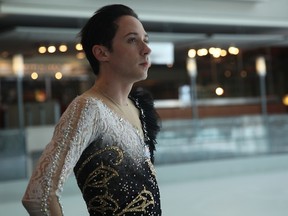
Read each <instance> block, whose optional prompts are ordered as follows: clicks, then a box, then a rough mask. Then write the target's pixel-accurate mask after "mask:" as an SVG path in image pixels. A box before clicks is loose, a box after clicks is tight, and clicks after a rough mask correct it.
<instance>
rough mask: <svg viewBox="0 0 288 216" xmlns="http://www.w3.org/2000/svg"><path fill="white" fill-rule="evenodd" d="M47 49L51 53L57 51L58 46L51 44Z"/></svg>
mask: <svg viewBox="0 0 288 216" xmlns="http://www.w3.org/2000/svg"><path fill="white" fill-rule="evenodd" d="M47 50H48V52H49V53H54V52H56V47H55V46H49V47H48V49H47Z"/></svg>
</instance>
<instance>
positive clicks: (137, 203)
mask: <svg viewBox="0 0 288 216" xmlns="http://www.w3.org/2000/svg"><path fill="white" fill-rule="evenodd" d="M109 151H112V152H114V153H115V154H112V155H113V156H114V157H115V159H114V158H113V159H114V161H113V162H114V164H115V165H119V164H121V163H122V161H123V152H122V151H121V149H120V148H118V147H116V146H111V147H107V148H105V149H103V150H100V151H97V152H95V153H94V154H93V155H91V156H89V157H88V158H87V159H86V160H85V161H84V162H83V164H82V165H81V167H80V168H79V170H78V172H77V176H78V175H79V174H80V173H81V171H82V170H83V168H84V167H85V165H87V164H88V163H89V162H91V160H92V159H93V157H97V156H98V155H99V154H101V153H103V152H109ZM112 155H111V157H113V156H112ZM147 161H148V165H149V167H150V169H151V171H152V175H154V174H155V173H154V171H153V165H152V164H151V162H150V163H149V161H150V160H147ZM116 176H119V173H118V172H117V170H116V169H115V168H113V167H111V166H106V165H104V164H103V163H101V164H100V165H98V166H97V168H96V169H95V170H94V171H92V172H91V173H90V174H89V175H88V177H87V179H86V181H85V183H84V185H83V188H82V192H83V194H85V190H91V189H93V188H95V189H97V191H98V192H97V195H96V196H94V197H93V198H92V199H91V200H89V202H88V203H87V207H88V209H89V211H90V210H91V211H95V212H99V213H103V212H107V211H112V212H113V215H117V216H123V215H125V213H128V212H143V213H145V212H146V208H147V206H149V205H155V201H154V197H153V194H152V193H151V192H150V191H148V190H147V189H146V188H145V186H144V189H143V190H142V191H141V192H140V193H139V194H138V195H137V196H136V197H135V198H134V199H133V200H132V201H131V202H130V203H128V204H127V205H126V207H125V208H124V209H122V207H120V206H119V203H118V202H117V201H116V200H115V199H113V195H111V194H109V192H108V191H109V190H108V185H109V181H110V180H111V179H112V178H114V177H116Z"/></svg>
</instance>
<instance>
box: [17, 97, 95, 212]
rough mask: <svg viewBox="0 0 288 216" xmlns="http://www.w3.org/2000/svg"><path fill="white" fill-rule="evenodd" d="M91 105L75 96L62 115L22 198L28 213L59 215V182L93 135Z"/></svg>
mask: <svg viewBox="0 0 288 216" xmlns="http://www.w3.org/2000/svg"><path fill="white" fill-rule="evenodd" d="M91 106H92V105H91V104H89V102H87V100H86V99H83V98H80V97H78V98H77V99H75V100H74V101H73V102H72V103H71V104H70V105H69V107H68V108H67V110H66V111H65V113H64V114H63V115H62V117H61V119H60V121H59V123H58V124H57V126H56V128H55V131H54V134H53V138H52V140H51V142H50V143H49V144H48V145H47V147H46V148H45V150H44V151H43V153H42V155H41V157H40V159H39V161H38V163H37V166H36V168H35V170H34V172H33V174H32V176H31V178H30V181H29V184H28V187H27V189H26V192H25V194H24V197H23V199H22V203H23V205H24V207H25V208H26V210H27V211H28V213H29V214H30V215H32V216H34V215H35V216H38V215H53V216H58V215H63V213H62V207H61V205H60V202H59V198H60V193H61V192H62V189H63V184H64V182H65V180H66V179H67V177H68V176H69V175H70V173H71V172H72V170H73V167H74V165H75V164H76V162H77V161H78V159H79V157H80V155H81V153H82V152H83V150H84V149H85V148H86V147H87V145H88V144H89V143H91V141H92V140H93V137H94V135H93V132H94V129H95V123H96V121H95V118H96V116H97V114H96V111H97V108H95V106H94V107H91Z"/></svg>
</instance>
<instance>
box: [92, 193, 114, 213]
mask: <svg viewBox="0 0 288 216" xmlns="http://www.w3.org/2000/svg"><path fill="white" fill-rule="evenodd" d="M118 208H119V206H118V203H117V202H116V201H115V200H114V199H112V197H111V196H108V193H105V195H102V196H95V197H94V198H93V199H92V200H91V201H90V202H89V204H88V209H89V210H93V211H97V212H99V213H103V212H106V211H107V210H111V211H113V212H115V211H116V209H118Z"/></svg>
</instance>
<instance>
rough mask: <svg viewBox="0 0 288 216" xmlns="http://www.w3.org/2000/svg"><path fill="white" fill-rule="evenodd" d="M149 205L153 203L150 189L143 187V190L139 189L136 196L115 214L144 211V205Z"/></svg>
mask: <svg viewBox="0 0 288 216" xmlns="http://www.w3.org/2000/svg"><path fill="white" fill-rule="evenodd" d="M149 205H154V198H153V195H152V193H151V192H150V191H148V190H146V188H145V187H144V190H142V191H141V193H140V194H138V196H137V197H136V198H135V199H134V200H132V202H131V203H129V204H128V205H127V207H126V208H125V209H123V211H122V212H121V213H119V214H117V216H121V215H124V214H125V213H127V212H144V213H145V212H146V207H147V206H149Z"/></svg>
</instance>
